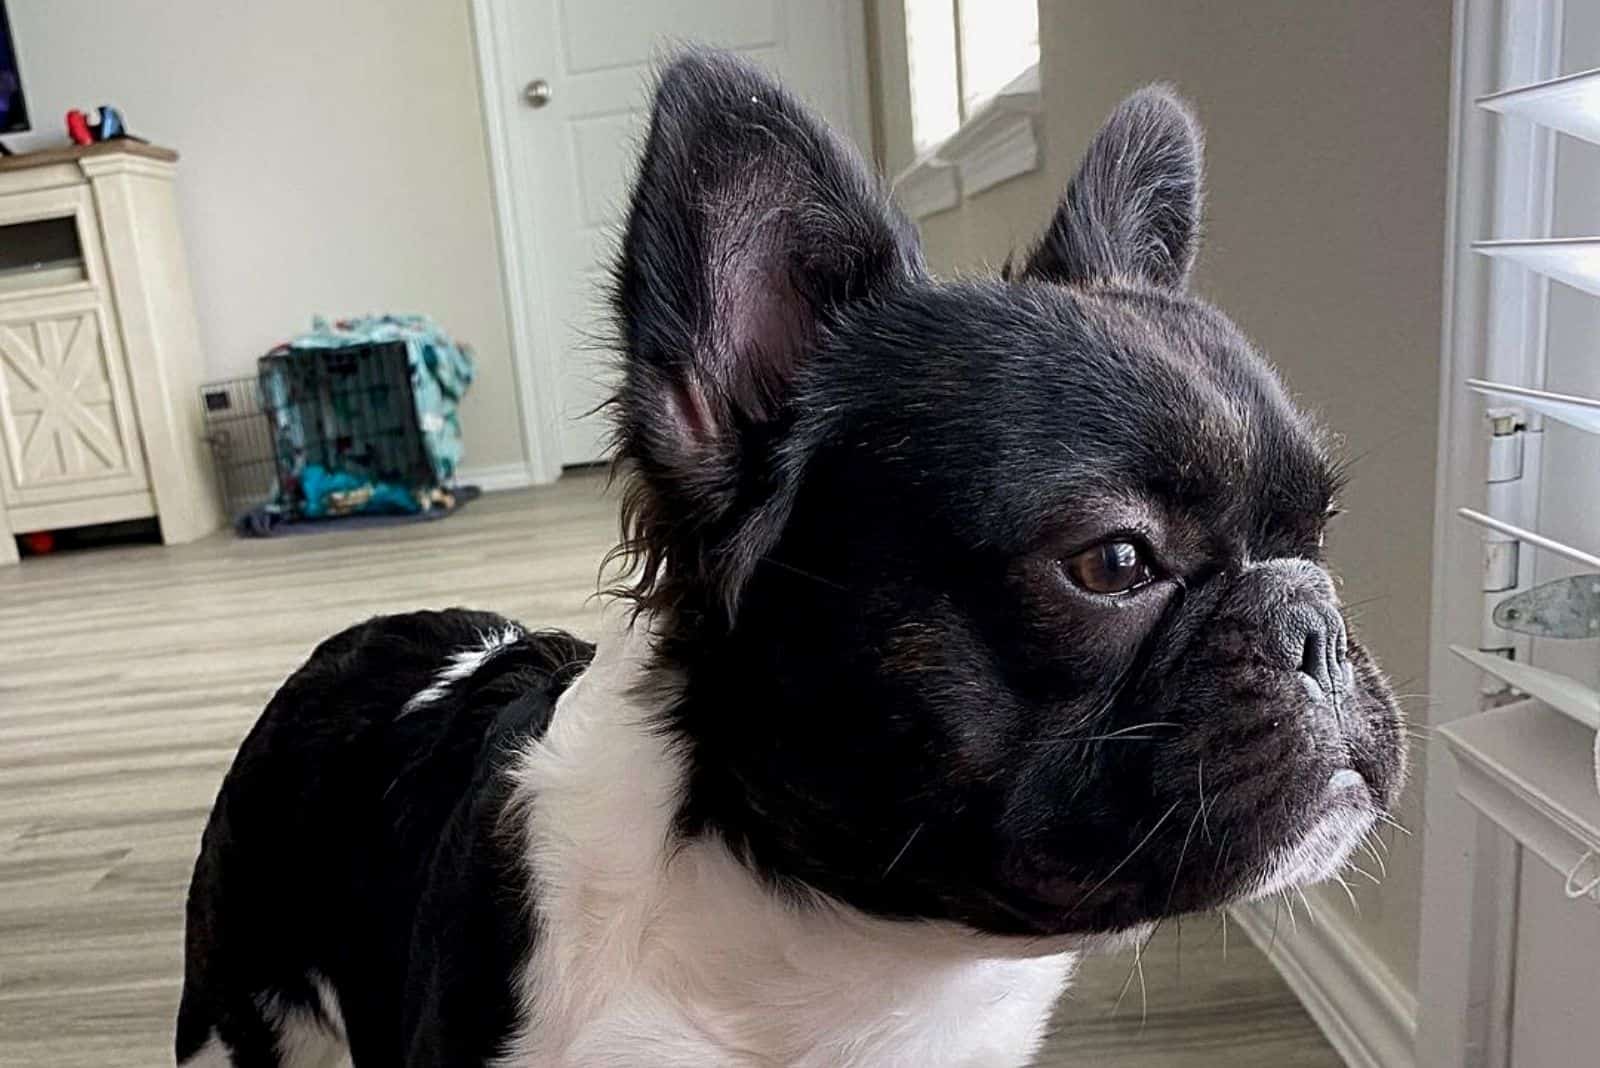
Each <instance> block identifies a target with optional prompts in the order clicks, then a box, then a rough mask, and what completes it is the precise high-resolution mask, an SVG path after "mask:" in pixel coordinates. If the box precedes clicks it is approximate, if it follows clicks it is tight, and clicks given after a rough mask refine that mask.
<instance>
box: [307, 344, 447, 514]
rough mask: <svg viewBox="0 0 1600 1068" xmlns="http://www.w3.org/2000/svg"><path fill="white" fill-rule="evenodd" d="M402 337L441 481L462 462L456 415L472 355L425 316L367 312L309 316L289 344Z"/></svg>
mask: <svg viewBox="0 0 1600 1068" xmlns="http://www.w3.org/2000/svg"><path fill="white" fill-rule="evenodd" d="M385 341H399V342H403V343H404V344H405V346H406V354H407V356H408V357H409V359H410V363H411V395H412V398H413V399H414V400H415V402H416V406H417V423H418V425H419V426H420V427H421V429H422V441H423V446H424V448H425V449H426V450H427V453H428V458H429V459H430V460H432V461H433V471H434V475H435V477H436V478H437V479H438V481H439V482H440V483H441V484H443V483H447V482H450V481H451V480H452V479H454V478H455V475H456V468H457V466H458V465H459V464H460V462H461V422H460V419H459V417H458V416H457V414H456V411H457V408H458V407H459V405H460V403H461V398H462V397H463V396H465V395H466V392H467V387H468V386H470V385H471V384H472V376H473V364H472V353H471V351H470V350H469V349H467V348H466V347H465V346H463V345H458V344H457V343H456V342H454V341H452V340H451V339H450V337H449V336H448V335H446V334H445V332H444V331H443V330H441V329H439V326H438V324H437V323H435V322H434V321H433V320H432V319H430V318H428V317H427V316H426V315H369V316H363V317H361V318H358V319H340V320H338V321H337V322H333V323H330V322H328V320H327V319H324V318H323V317H322V316H320V315H319V316H317V317H315V318H313V319H312V320H311V331H310V332H309V333H305V334H301V335H300V336H299V337H297V338H295V339H294V340H293V341H291V342H289V347H290V348H292V349H337V348H348V347H351V346H355V345H371V344H376V343H379V342H385Z"/></svg>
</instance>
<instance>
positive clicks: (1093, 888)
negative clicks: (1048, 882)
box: [1072, 801, 1181, 912]
mask: <svg viewBox="0 0 1600 1068" xmlns="http://www.w3.org/2000/svg"><path fill="white" fill-rule="evenodd" d="M1179 804H1181V802H1178V801H1174V802H1173V803H1172V806H1171V807H1170V808H1168V809H1167V810H1166V811H1165V812H1163V813H1162V814H1161V818H1160V819H1158V820H1156V822H1155V826H1153V827H1151V828H1150V830H1149V831H1147V832H1145V836H1144V837H1143V838H1141V839H1139V843H1138V845H1135V846H1134V847H1133V848H1132V849H1131V850H1129V851H1128V855H1127V856H1125V857H1123V858H1122V859H1121V860H1119V861H1118V862H1117V865H1116V867H1114V868H1112V869H1111V870H1110V871H1108V872H1106V874H1105V876H1104V877H1103V878H1101V880H1100V881H1099V882H1097V883H1095V884H1094V885H1093V886H1091V887H1090V888H1089V889H1088V891H1087V892H1086V893H1085V894H1084V895H1083V896H1082V897H1080V898H1079V899H1078V900H1077V902H1076V903H1075V904H1074V905H1073V906H1072V910H1073V911H1074V912H1076V911H1077V910H1078V908H1079V907H1080V906H1082V905H1083V903H1084V902H1085V901H1087V900H1089V899H1090V898H1091V897H1093V896H1094V895H1095V894H1096V893H1097V892H1098V891H1099V890H1100V888H1101V887H1103V886H1105V885H1106V883H1108V882H1110V881H1111V880H1112V879H1113V878H1115V877H1116V874H1117V872H1119V871H1121V870H1122V869H1123V868H1125V867H1126V866H1127V864H1128V862H1129V861H1130V860H1132V859H1133V858H1134V856H1135V855H1136V854H1137V853H1138V852H1139V850H1141V849H1143V848H1144V847H1145V846H1146V845H1148V844H1149V842H1150V839H1152V838H1154V837H1155V836H1156V832H1157V831H1159V830H1160V829H1161V826H1162V824H1164V823H1166V822H1167V820H1168V818H1170V817H1171V815H1172V814H1173V813H1174V812H1176V811H1178V805H1179Z"/></svg>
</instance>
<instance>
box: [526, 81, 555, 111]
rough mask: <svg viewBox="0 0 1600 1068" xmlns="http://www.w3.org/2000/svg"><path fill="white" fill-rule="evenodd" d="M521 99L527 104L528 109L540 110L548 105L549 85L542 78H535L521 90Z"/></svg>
mask: <svg viewBox="0 0 1600 1068" xmlns="http://www.w3.org/2000/svg"><path fill="white" fill-rule="evenodd" d="M522 99H524V100H526V101H527V102H528V106H529V107H530V108H542V107H544V106H545V105H546V104H548V103H550V83H549V82H547V81H545V80H544V79H543V78H535V79H534V80H533V81H531V82H529V83H528V84H527V86H526V87H524V88H523V90H522Z"/></svg>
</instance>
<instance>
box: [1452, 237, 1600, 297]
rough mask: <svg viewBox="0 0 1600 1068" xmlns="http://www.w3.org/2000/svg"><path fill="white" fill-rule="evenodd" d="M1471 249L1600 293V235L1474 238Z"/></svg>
mask: <svg viewBox="0 0 1600 1068" xmlns="http://www.w3.org/2000/svg"><path fill="white" fill-rule="evenodd" d="M1472 248H1473V250H1474V251H1476V252H1480V253H1482V254H1483V255H1485V256H1493V257H1495V258H1496V259H1505V260H1510V261H1511V262H1512V263H1515V264H1519V265H1520V266H1523V267H1526V268H1528V270H1530V271H1537V272H1538V273H1539V274H1542V275H1544V276H1545V277H1546V278H1553V279H1555V280H1556V281H1557V282H1565V283H1566V284H1567V285H1569V286H1571V287H1572V288H1574V289H1581V290H1583V291H1584V292H1585V293H1592V294H1594V295H1596V296H1600V237H1551V238H1540V239H1533V240H1527V241H1475V242H1473V244H1472Z"/></svg>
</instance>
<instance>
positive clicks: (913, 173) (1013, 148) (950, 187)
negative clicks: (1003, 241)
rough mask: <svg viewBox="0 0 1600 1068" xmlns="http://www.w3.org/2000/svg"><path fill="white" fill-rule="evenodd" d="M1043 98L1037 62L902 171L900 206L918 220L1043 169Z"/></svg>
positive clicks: (896, 182)
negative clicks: (1040, 168) (1039, 126)
mask: <svg viewBox="0 0 1600 1068" xmlns="http://www.w3.org/2000/svg"><path fill="white" fill-rule="evenodd" d="M1039 101H1040V94H1039V67H1038V65H1037V64H1036V65H1034V66H1032V67H1029V68H1028V69H1027V70H1025V71H1023V72H1022V73H1021V74H1020V75H1018V76H1017V77H1016V78H1014V79H1012V81H1010V82H1009V83H1007V85H1006V87H1005V88H1004V89H1001V90H1000V92H998V93H996V94H995V96H994V98H993V99H992V100H989V101H988V102H987V103H985V104H984V105H983V106H982V107H980V108H979V109H978V110H977V111H975V112H974V113H973V114H972V116H971V117H970V118H968V119H967V121H966V122H965V123H963V124H962V126H961V128H960V129H959V130H957V131H956V132H955V133H953V134H951V135H950V136H949V137H948V138H946V139H945V141H944V142H943V143H942V144H940V145H937V146H935V147H934V148H932V149H930V150H928V151H927V152H924V153H923V154H922V155H921V156H919V157H917V160H916V162H914V163H912V164H911V166H909V167H907V168H906V169H905V170H904V171H901V172H900V174H899V175H898V176H897V177H896V178H895V180H894V190H895V195H896V196H897V197H898V198H899V201H900V206H901V207H903V208H904V209H905V210H906V212H907V213H908V214H909V215H910V216H911V217H912V218H913V219H923V218H926V217H927V216H929V215H934V214H937V213H939V212H941V211H949V210H950V209H951V208H954V207H957V206H959V205H960V204H961V202H962V200H964V199H967V198H970V197H974V196H976V195H978V194H979V193H981V192H983V191H984V190H985V189H989V188H991V187H993V186H996V185H999V184H1000V183H1001V182H1004V181H1007V180H1009V179H1011V178H1015V177H1017V176H1018V175H1021V174H1027V173H1029V172H1030V171H1036V170H1038V169H1039V165H1040V162H1041V159H1040V152H1039V135H1038V117H1039Z"/></svg>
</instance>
